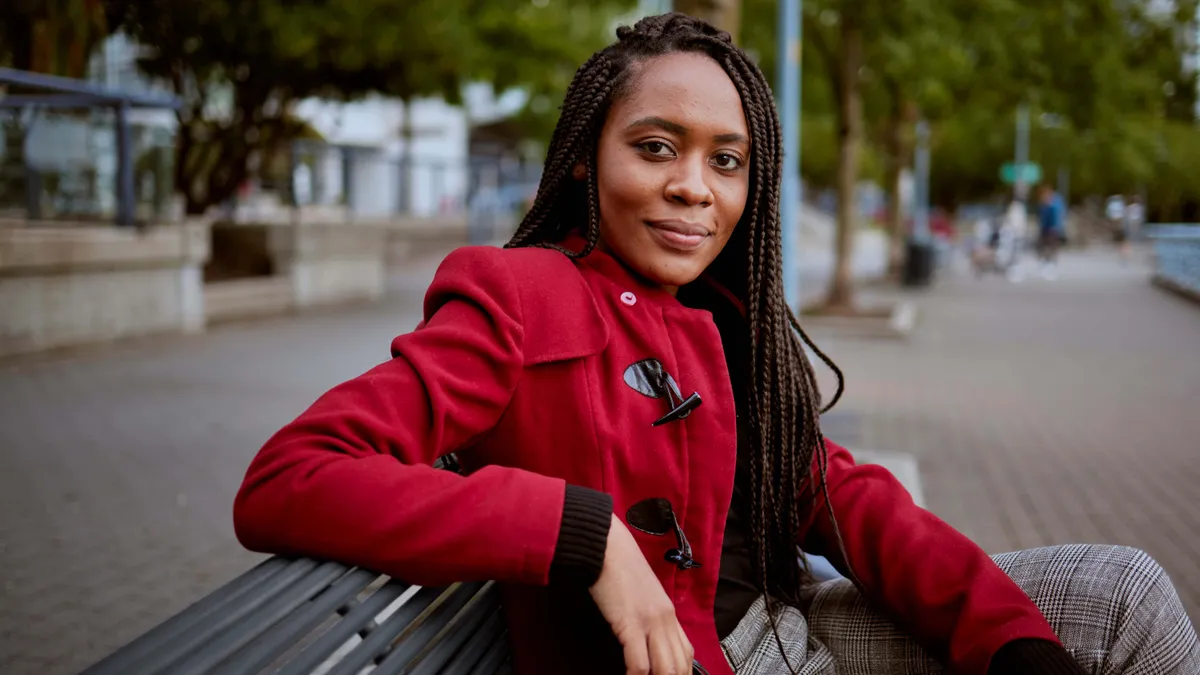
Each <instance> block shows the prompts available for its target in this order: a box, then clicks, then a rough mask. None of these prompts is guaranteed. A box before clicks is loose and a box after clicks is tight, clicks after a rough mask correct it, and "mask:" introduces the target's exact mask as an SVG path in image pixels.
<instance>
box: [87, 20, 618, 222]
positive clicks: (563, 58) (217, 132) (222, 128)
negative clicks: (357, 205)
mask: <svg viewBox="0 0 1200 675" xmlns="http://www.w3.org/2000/svg"><path fill="white" fill-rule="evenodd" d="M110 5H111V7H112V9H113V13H114V15H116V16H117V17H118V25H119V26H120V27H121V28H123V29H124V30H126V31H128V32H129V33H131V34H132V35H133V36H134V37H135V38H136V39H137V40H138V41H139V42H140V43H141V44H143V45H145V46H146V47H147V51H148V53H147V55H146V57H145V58H144V59H143V60H142V63H141V67H142V69H143V70H144V71H145V72H146V73H147V74H149V75H151V76H152V77H155V78H157V79H159V80H161V81H163V82H166V83H168V84H169V85H170V86H171V88H172V89H173V90H174V91H175V92H176V93H177V94H179V95H180V96H182V97H183V98H184V100H185V101H186V102H187V105H186V106H185V109H184V110H183V111H182V112H181V113H180V123H181V126H180V136H179V152H178V154H179V161H177V162H176V168H177V175H176V185H177V188H178V189H179V190H180V191H181V192H182V193H183V194H184V195H185V197H186V201H187V208H188V211H189V212H192V213H198V212H203V211H204V210H206V209H207V208H208V207H209V206H211V205H213V204H217V203H220V202H221V201H224V200H225V199H227V198H228V197H229V196H231V195H232V194H234V192H235V191H236V189H237V187H238V186H239V185H240V184H241V183H242V182H243V181H244V180H245V179H246V177H247V176H248V175H250V174H251V173H252V171H253V170H254V164H255V162H256V161H258V160H259V159H261V158H268V159H269V158H273V157H275V156H276V154H277V152H278V151H279V148H280V147H281V146H282V145H284V144H286V143H287V142H288V141H289V140H290V139H292V138H295V137H296V136H297V135H298V134H301V133H302V132H303V127H302V125H301V124H299V123H298V122H297V120H295V119H294V118H293V117H292V116H291V110H292V107H293V105H294V104H295V103H296V102H297V101H299V100H301V99H304V98H307V97H312V96H322V97H326V98H333V99H345V100H349V99H354V98H357V97H361V96H364V95H366V94H369V93H374V92H378V93H381V94H384V95H388V96H393V97H398V98H402V99H406V100H407V99H411V98H412V97H416V96H426V95H434V96H442V97H444V98H446V99H447V100H448V101H451V102H457V101H458V100H459V98H460V93H461V89H462V86H463V85H464V84H466V83H467V82H470V81H478V80H483V81H490V82H492V83H494V84H495V85H496V86H497V87H498V88H501V89H503V88H506V87H510V86H526V87H528V88H529V89H530V90H531V91H532V92H534V93H535V96H536V95H540V94H544V93H545V92H550V91H559V90H565V83H566V82H567V81H569V79H570V76H571V74H573V73H574V69H575V68H576V67H578V65H579V64H580V63H581V62H582V61H583V59H584V58H586V57H587V55H588V54H590V53H591V51H592V50H593V49H594V48H595V47H596V46H597V44H598V36H599V33H598V32H597V30H596V26H598V25H599V24H600V23H602V22H601V18H602V17H603V16H604V13H605V12H606V11H607V10H608V9H609V7H610V5H609V4H604V3H601V4H599V5H596V4H594V3H585V2H583V1H582V0H580V1H579V2H563V1H561V0H556V1H554V2H551V1H549V0H541V1H538V2H531V0H356V1H355V2H342V1H339V0H290V1H288V2H284V1H283V0H254V1H249V2H248V1H246V0H240V1H239V0H111V2H110Z"/></svg>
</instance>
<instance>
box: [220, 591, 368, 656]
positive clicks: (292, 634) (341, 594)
mask: <svg viewBox="0 0 1200 675" xmlns="http://www.w3.org/2000/svg"><path fill="white" fill-rule="evenodd" d="M378 577H379V575H378V574H375V573H374V572H368V571H367V570H363V569H356V570H354V571H352V572H350V573H349V574H346V575H345V576H343V577H342V578H340V579H338V580H337V582H336V583H335V584H334V585H333V586H330V587H329V588H328V589H326V590H325V591H323V592H322V593H321V594H320V595H318V596H316V597H315V598H313V599H312V601H311V602H310V603H309V604H308V605H307V606H305V607H303V608H302V609H301V610H300V611H297V612H295V613H294V614H291V615H288V616H285V617H283V618H282V620H281V621H279V622H278V623H277V624H276V625H274V626H273V627H272V628H270V630H268V631H266V632H264V633H262V634H261V635H259V636H258V637H257V638H256V639H255V640H254V641H253V642H250V643H249V644H248V645H246V647H244V648H243V649H241V650H240V651H238V652H237V653H235V654H233V655H231V656H229V657H228V658H226V659H225V660H224V661H222V662H221V663H220V664H219V665H217V666H216V667H215V670H216V671H218V672H222V673H257V672H259V671H260V670H262V669H263V668H265V667H267V666H268V665H270V664H271V663H272V662H274V661H275V660H276V659H278V658H279V657H280V656H281V655H283V654H285V653H287V651H288V650H289V649H291V648H292V647H293V646H294V645H295V644H296V642H297V641H299V640H300V639H301V638H303V637H304V636H305V635H308V634H309V633H311V632H312V631H313V630H314V629H316V628H317V627H318V626H320V625H321V624H322V623H324V622H325V621H326V620H328V619H329V617H330V616H332V615H333V614H334V613H335V612H337V610H338V609H340V608H342V607H344V606H346V604H347V603H349V602H350V601H351V600H353V599H354V597H355V596H357V595H358V594H359V593H360V592H362V590H363V589H364V588H366V587H367V586H368V585H370V583H371V582H372V581H374V580H375V579H377V578H378ZM239 627H240V626H239Z"/></svg>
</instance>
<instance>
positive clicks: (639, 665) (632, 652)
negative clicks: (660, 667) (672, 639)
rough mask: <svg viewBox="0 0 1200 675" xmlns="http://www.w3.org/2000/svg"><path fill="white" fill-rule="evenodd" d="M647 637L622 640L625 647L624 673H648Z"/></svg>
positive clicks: (645, 674)
mask: <svg viewBox="0 0 1200 675" xmlns="http://www.w3.org/2000/svg"><path fill="white" fill-rule="evenodd" d="M648 642H649V640H647V639H641V640H638V639H634V640H622V645H624V647H625V675H650V654H649V651H648V649H647V644H648Z"/></svg>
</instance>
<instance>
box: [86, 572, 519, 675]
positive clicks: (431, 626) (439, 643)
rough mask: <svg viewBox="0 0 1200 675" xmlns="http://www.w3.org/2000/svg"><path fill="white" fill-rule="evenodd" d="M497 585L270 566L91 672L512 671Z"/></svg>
mask: <svg viewBox="0 0 1200 675" xmlns="http://www.w3.org/2000/svg"><path fill="white" fill-rule="evenodd" d="M508 661H509V646H508V634H507V630H506V629H505V626H504V620H503V616H502V615H501V608H500V602H499V597H498V589H497V588H496V586H495V584H494V583H493V582H486V583H463V584H452V585H450V586H447V587H443V588H428V587H418V586H412V585H410V584H406V583H403V582H401V581H397V580H395V579H391V578H389V577H386V576H381V575H379V574H376V573H374V572H370V571H367V570H364V569H359V568H352V567H347V566H346V565H341V564H338V563H332V562H317V561H314V560H309V559H303V558H302V559H295V560H291V559H286V558H281V557H274V558H271V559H270V560H267V561H265V562H263V563H261V564H260V565H258V566H257V567H255V568H254V569H252V570H250V571H249V572H246V573H245V574H243V575H241V576H240V577H238V578H237V579H234V580H233V581H231V582H229V583H228V584H226V585H225V586H223V587H221V588H220V589H219V590H217V591H216V592H215V593H212V594H211V595H209V596H207V597H205V598H204V599H202V600H200V601H199V602H197V603H196V604H194V605H192V606H191V607H188V608H187V609H185V610H184V611H182V612H180V613H179V614H177V615H175V616H174V617H172V618H171V619H168V620H167V621H166V622H165V623H163V624H161V625H159V626H158V627H156V628H154V629H153V630H151V631H150V632H149V633H146V634H145V635H143V636H141V637H140V638H138V639H136V640H134V641H133V642H131V643H130V644H128V645H126V646H125V647H124V648H122V649H121V650H119V651H117V652H116V653H114V654H112V655H111V656H109V657H108V658H106V659H104V660H103V661H101V662H99V663H97V664H96V665H94V666H92V667H91V668H89V669H88V670H86V671H84V675H131V674H132V673H137V674H138V675H158V674H162V675H203V674H207V673H221V674H222V675H239V674H245V675H250V674H251V673H262V672H269V673H278V674H279V675H301V674H304V675H308V674H309V673H319V674H321V675H353V674H357V673H360V672H362V671H363V669H364V668H367V667H371V666H374V669H373V670H371V671H370V672H371V673H372V675H393V674H397V673H408V674H411V675H452V674H459V673H462V674H465V673H481V674H486V675H492V674H494V673H508V672H511V670H510V666H509V663H508Z"/></svg>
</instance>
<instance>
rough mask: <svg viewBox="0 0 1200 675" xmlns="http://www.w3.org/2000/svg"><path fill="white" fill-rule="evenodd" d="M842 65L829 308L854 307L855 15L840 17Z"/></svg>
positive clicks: (858, 104)
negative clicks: (836, 208)
mask: <svg viewBox="0 0 1200 675" xmlns="http://www.w3.org/2000/svg"><path fill="white" fill-rule="evenodd" d="M840 37H841V40H840V42H841V45H840V47H841V50H840V51H841V59H840V60H841V67H840V69H839V71H838V79H839V81H840V86H839V90H840V96H839V100H838V117H839V118H840V119H839V120H838V121H839V123H840V130H839V134H838V168H837V193H838V199H837V201H838V214H837V251H836V254H837V259H836V263H835V265H834V269H833V281H832V283H830V285H829V296H828V298H827V299H826V301H825V304H826V307H827V308H828V309H831V310H850V309H853V307H854V270H853V261H854V233H855V221H856V220H857V215H858V214H857V210H858V204H857V200H856V199H855V192H856V189H855V188H856V187H857V185H858V163H859V154H860V147H861V145H862V129H863V111H862V91H861V89H860V87H859V70H860V69H861V68H862V61H863V36H862V28H861V27H860V26H859V24H858V21H857V19H856V18H855V17H853V16H849V15H847V14H845V13H843V14H842V17H841V36H840Z"/></svg>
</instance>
